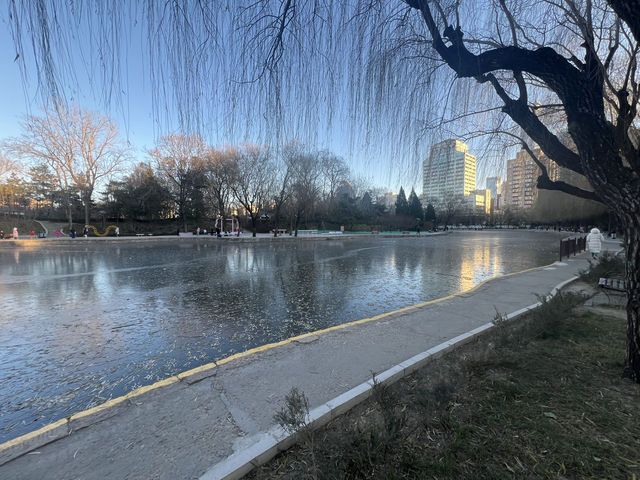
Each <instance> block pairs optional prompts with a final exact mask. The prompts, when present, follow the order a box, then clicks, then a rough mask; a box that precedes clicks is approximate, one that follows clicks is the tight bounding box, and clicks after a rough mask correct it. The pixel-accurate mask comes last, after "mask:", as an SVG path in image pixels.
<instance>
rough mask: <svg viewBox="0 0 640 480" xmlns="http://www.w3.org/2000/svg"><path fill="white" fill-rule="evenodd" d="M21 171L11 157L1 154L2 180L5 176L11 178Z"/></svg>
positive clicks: (0, 169)
mask: <svg viewBox="0 0 640 480" xmlns="http://www.w3.org/2000/svg"><path fill="white" fill-rule="evenodd" d="M18 170H19V166H18V164H17V163H16V162H14V161H13V160H11V159H10V158H9V157H7V156H5V155H2V154H0V180H2V179H3V178H4V177H5V176H7V177H8V176H9V175H11V174H12V173H15V172H17V171H18Z"/></svg>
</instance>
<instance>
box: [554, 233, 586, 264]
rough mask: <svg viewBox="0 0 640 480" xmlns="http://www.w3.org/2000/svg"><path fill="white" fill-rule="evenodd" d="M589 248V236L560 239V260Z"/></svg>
mask: <svg viewBox="0 0 640 480" xmlns="http://www.w3.org/2000/svg"><path fill="white" fill-rule="evenodd" d="M586 249H587V237H572V238H563V239H562V240H560V261H562V257H570V256H571V255H573V256H576V255H577V254H578V253H580V252H584V251H585V250H586Z"/></svg>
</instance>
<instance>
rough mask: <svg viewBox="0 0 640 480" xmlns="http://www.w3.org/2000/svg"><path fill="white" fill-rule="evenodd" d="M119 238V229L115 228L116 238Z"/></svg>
mask: <svg viewBox="0 0 640 480" xmlns="http://www.w3.org/2000/svg"><path fill="white" fill-rule="evenodd" d="M119 236H120V227H116V237H119Z"/></svg>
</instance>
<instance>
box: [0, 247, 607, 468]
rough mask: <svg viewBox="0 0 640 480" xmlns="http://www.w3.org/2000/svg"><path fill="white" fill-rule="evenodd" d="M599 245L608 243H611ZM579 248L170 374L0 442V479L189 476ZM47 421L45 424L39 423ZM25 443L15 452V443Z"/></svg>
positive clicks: (507, 297) (511, 298)
mask: <svg viewBox="0 0 640 480" xmlns="http://www.w3.org/2000/svg"><path fill="white" fill-rule="evenodd" d="M607 246H609V247H610V248H616V247H617V245H614V244H613V243H609V244H608V245H607ZM587 266H588V264H587V255H586V254H582V255H580V256H578V257H574V258H571V259H568V260H565V261H563V262H559V263H555V264H554V265H552V266H549V267H541V268H539V269H534V270H530V271H526V272H523V273H519V274H515V275H509V276H505V277H501V278H497V279H494V280H491V281H488V282H485V283H483V284H481V285H480V286H478V287H476V288H475V289H473V290H472V291H469V292H466V293H462V294H460V295H457V296H452V297H447V298H445V299H441V300H439V301H434V302H428V303H426V304H421V305H419V306H414V307H409V308H407V309H403V310H400V311H397V312H391V313H389V314H384V315H379V316H377V317H374V318H372V319H365V320H361V321H358V322H353V323H352V324H349V325H346V326H339V327H333V328H330V329H328V330H325V331H323V332H320V333H318V332H316V333H314V334H308V335H303V336H301V337H297V338H296V339H290V340H288V341H284V342H280V343H279V344H276V345H275V346H267V347H261V348H258V349H255V350H254V351H251V352H248V353H245V354H239V355H236V356H234V357H231V359H226V360H225V361H221V362H219V363H218V364H217V365H210V366H205V367H201V368H200V369H196V370H195V371H191V372H187V373H186V374H182V375H179V376H178V377H172V378H171V379H169V380H167V381H164V382H161V383H160V384H157V385H154V386H152V387H151V388H149V387H145V388H143V389H140V390H139V391H135V392H132V393H131V394H129V395H127V396H126V397H123V398H121V399H118V400H116V401H111V402H108V404H107V405H106V406H104V407H97V408H96V409H93V410H92V411H89V412H87V413H84V414H80V415H76V416H74V417H71V418H70V419H67V420H63V421H61V422H57V424H55V425H54V426H53V427H52V428H51V429H49V430H48V431H41V432H39V433H37V434H36V435H31V436H30V437H29V436H25V437H28V438H22V439H17V440H16V441H11V442H7V443H6V444H3V445H0V463H2V462H3V461H6V460H7V459H8V458H10V457H13V456H15V455H17V454H18V453H19V452H21V451H24V450H25V449H28V445H29V442H31V445H37V444H38V443H42V441H40V440H41V438H42V437H46V436H47V435H51V436H50V437H49V438H56V437H61V438H59V439H57V440H55V441H53V442H52V443H48V444H47V445H44V446H40V447H37V448H36V449H35V450H33V451H30V452H29V453H26V454H24V455H22V456H19V457H17V458H14V459H12V460H9V461H6V463H4V464H3V465H2V466H0V478H2V479H4V478H7V479H9V478H10V479H15V480H18V479H38V478H56V479H196V478H200V477H201V476H203V475H205V473H206V472H209V473H208V474H207V478H215V476H212V475H214V474H212V473H211V472H214V471H215V470H211V469H212V467H213V466H215V465H216V464H218V463H219V462H222V461H224V460H225V459H226V458H227V457H229V456H231V455H232V454H234V452H238V451H242V450H243V449H244V448H246V447H248V446H250V445H252V444H254V443H255V442H256V441H257V440H259V439H260V438H261V434H262V433H263V432H265V431H267V430H269V429H270V428H272V427H273V425H274V421H273V414H274V412H275V411H277V410H278V409H279V407H280V405H281V401H282V399H283V397H284V395H285V394H286V393H288V392H289V390H290V389H291V388H292V387H297V388H298V389H300V390H302V391H304V393H305V394H306V395H307V396H308V398H309V400H310V404H311V407H316V406H318V405H321V404H323V403H325V402H328V401H329V400H331V399H334V398H335V397H337V396H339V395H341V394H343V393H344V392H346V391H347V390H350V389H352V388H353V387H355V386H357V385H360V384H362V383H363V382H366V381H367V380H369V379H370V378H371V372H381V371H384V370H387V369H389V368H391V367H393V366H395V365H397V364H399V363H401V362H403V361H405V360H406V359H408V358H410V357H412V356H414V355H416V354H419V353H421V352H424V351H425V350H427V349H429V348H432V347H434V346H437V345H439V344H442V343H443V342H445V341H447V340H449V339H451V338H453V337H456V336H458V335H461V334H463V333H465V332H469V331H470V330H473V329H474V328H477V327H479V326H482V325H485V324H487V322H491V320H493V319H494V318H495V316H496V310H497V311H499V312H500V313H504V314H506V313H510V312H514V311H517V310H519V309H522V308H523V307H527V306H530V305H531V304H534V303H536V302H537V297H536V294H546V293H548V292H550V291H551V290H552V289H553V288H554V287H555V286H557V285H558V284H560V283H562V282H564V281H566V280H568V279H570V278H571V277H573V276H574V275H576V274H577V273H578V272H579V271H580V270H584V269H586V268H587ZM87 424H88V426H86V425H87ZM45 428H46V427H45ZM21 449H22V450H21Z"/></svg>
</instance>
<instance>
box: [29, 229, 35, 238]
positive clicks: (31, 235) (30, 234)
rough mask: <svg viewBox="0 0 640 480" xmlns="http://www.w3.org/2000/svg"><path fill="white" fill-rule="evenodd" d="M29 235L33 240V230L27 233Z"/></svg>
mask: <svg viewBox="0 0 640 480" xmlns="http://www.w3.org/2000/svg"><path fill="white" fill-rule="evenodd" d="M29 236H30V237H31V240H33V237H34V236H35V233H34V232H33V230H31V232H30V233H29Z"/></svg>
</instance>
